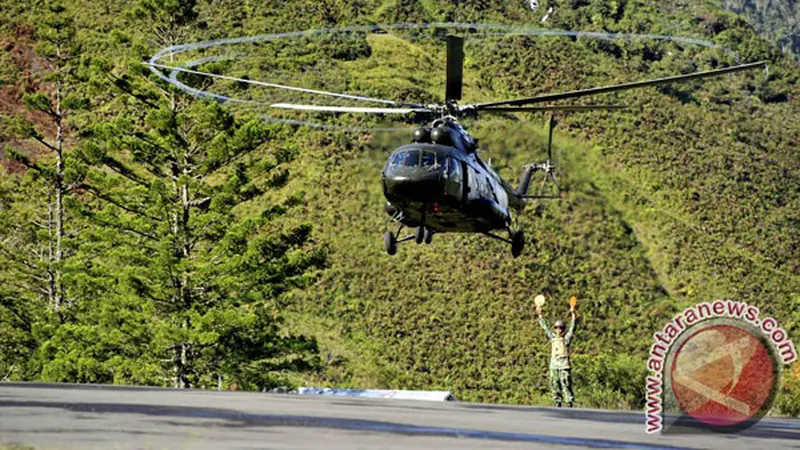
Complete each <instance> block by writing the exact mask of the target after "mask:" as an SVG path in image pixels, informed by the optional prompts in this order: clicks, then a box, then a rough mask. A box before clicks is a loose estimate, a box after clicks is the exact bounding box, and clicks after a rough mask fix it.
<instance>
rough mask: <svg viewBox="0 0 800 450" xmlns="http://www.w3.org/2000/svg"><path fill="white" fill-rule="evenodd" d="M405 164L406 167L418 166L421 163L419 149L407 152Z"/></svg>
mask: <svg viewBox="0 0 800 450" xmlns="http://www.w3.org/2000/svg"><path fill="white" fill-rule="evenodd" d="M403 165H404V166H406V167H417V166H418V165H419V150H412V151H410V152H406V153H405V156H404V159H403Z"/></svg>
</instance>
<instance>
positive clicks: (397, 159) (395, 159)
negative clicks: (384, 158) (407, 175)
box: [389, 152, 406, 167]
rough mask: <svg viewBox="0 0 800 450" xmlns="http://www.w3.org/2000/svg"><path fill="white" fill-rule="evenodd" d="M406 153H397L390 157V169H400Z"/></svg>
mask: <svg viewBox="0 0 800 450" xmlns="http://www.w3.org/2000/svg"><path fill="white" fill-rule="evenodd" d="M405 156H406V152H398V153H395V154H394V155H392V159H391V161H389V166H390V167H400V166H402V165H403V158H405Z"/></svg>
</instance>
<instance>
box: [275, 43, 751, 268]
mask: <svg viewBox="0 0 800 450" xmlns="http://www.w3.org/2000/svg"><path fill="white" fill-rule="evenodd" d="M446 39H447V65H446V85H445V101H444V103H441V104H429V105H422V104H417V103H410V102H399V101H392V100H385V99H378V98H371V97H362V96H357V95H351V94H337V93H329V92H324V91H314V93H322V94H325V95H331V96H334V97H339V98H347V99H351V100H358V101H368V102H377V103H383V104H386V105H389V107H350V106H327V105H301V104H293V103H275V104H272V105H270V106H271V107H273V108H279V109H291V110H301V111H319V112H332V113H366V114H381V115H384V114H396V115H401V116H405V117H406V118H408V119H410V120H412V121H416V122H420V121H422V122H423V123H425V122H427V121H430V122H429V123H430V125H427V126H422V127H419V128H416V129H414V130H413V133H412V139H411V141H412V142H410V143H408V144H406V145H402V146H400V147H398V148H397V149H395V150H394V151H393V152H392V153H391V155H390V156H389V158H388V160H387V161H386V164H385V166H384V168H383V171H382V173H381V181H382V185H383V193H384V197H385V198H386V200H387V203H386V205H385V210H386V213H387V214H388V215H389V216H390V219H389V223H394V224H397V225H398V229H397V231H396V232H393V231H391V230H387V231H386V232H385V233H384V249H385V251H386V252H387V253H388V254H389V255H394V254H396V253H397V246H398V244H400V243H402V242H406V241H410V240H414V241H415V242H416V243H417V244H421V243H423V242H424V243H426V244H430V243H431V242H432V239H433V235H434V234H438V233H447V232H460V233H480V234H483V235H485V236H488V237H491V238H494V239H497V240H500V241H503V242H505V243H507V244H510V245H511V254H512V256H513V257H514V258H517V257H518V256H520V255H521V254H522V251H523V248H524V245H525V235H524V232H523V230H522V229H521V228H520V226H519V222H518V218H519V216H520V214H521V213H522V211H523V209H524V208H525V206H526V205H527V204H528V203H529V202H530V201H531V200H532V199H547V198H559V197H560V188H559V187H558V180H557V179H556V176H555V168H556V166H555V164H554V162H553V159H552V145H553V128H554V127H555V124H556V122H555V119H554V117H553V113H555V112H557V111H563V112H581V111H584V112H585V111H592V110H617V109H623V108H626V106H625V105H577V104H556V105H543V106H528V105H534V104H541V103H550V102H556V101H560V100H567V99H576V98H580V97H585V96H591V95H598V94H603V93H608V92H616V91H622V90H627V89H636V88H643V87H648V86H657V85H662V84H667V83H674V82H679V81H687V80H694V79H700V78H706V77H713V76H719V75H724V74H728V73H733V72H738V71H743V70H750V69H754V68H758V67H762V66H763V67H766V61H760V62H755V63H748V64H741V65H736V66H731V67H727V68H722V69H714V70H708V71H701V72H694V73H689V74H684V75H677V76H671V77H666V78H658V79H651V80H645V81H636V82H630V83H624V84H616V85H610V86H603V87H593V88H588V89H581V90H575V91H568V92H560V93H553V94H543V95H538V96H534V97H527V98H519V99H515V100H501V101H494V102H488V103H476V104H464V105H461V104H459V101H460V100H461V97H462V87H463V65H464V39H463V38H462V37H460V36H454V35H448V36H447V38H446ZM515 112H549V113H550V120H549V124H548V140H547V159H546V160H544V161H542V162H534V163H529V164H526V165H525V166H524V167H523V170H522V175H521V179H520V182H519V184H518V185H517V187H516V188H515V187H512V186H511V185H510V184H509V183H508V182H507V181H505V180H504V179H503V178H501V177H500V175H498V174H497V172H495V171H494V170H492V168H491V167H490V165H489V164H487V163H486V162H485V161H483V160H482V159H481V158H480V156H479V155H478V141H477V140H476V139H475V138H474V137H472V136H471V135H470V134H469V132H467V130H466V129H465V128H464V126H463V125H462V124H461V123H460V122H459V120H461V119H463V118H475V117H477V116H479V115H480V114H486V113H515ZM536 173H541V174H542V175H543V182H544V181H550V182H552V183H553V184H554V185H555V187H556V190H557V193H556V194H550V195H540V194H531V193H529V192H528V191H529V188H530V186H531V181H532V179H533V177H534V175H535V174H536ZM405 227H408V228H411V229H413V230H414V232H413V233H410V234H407V235H405V236H401V233H402V231H403V229H404V228H405ZM498 232H500V233H503V232H505V233H507V235H508V237H504V236H501V235H500V234H498Z"/></svg>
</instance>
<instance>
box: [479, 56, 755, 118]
mask: <svg viewBox="0 0 800 450" xmlns="http://www.w3.org/2000/svg"><path fill="white" fill-rule="evenodd" d="M766 64H767V62H766V61H759V62H756V63H749V64H741V65H738V66H733V67H726V68H724V69H715V70H708V71H705V72H695V73H690V74H687V75H677V76H673V77H667V78H658V79H655V80H646V81H635V82H633V83H624V84H616V85H613V86H605V87H597V88H590V89H581V90H578V91H570V92H562V93H557V94H545V95H539V96H536V97H528V98H521V99H518V100H504V101H499V102H491V103H479V104H477V105H474V106H475V108H476V109H478V110H483V109H486V108H493V107H495V106H515V105H516V106H519V105H529V104H531V103H541V102H552V101H556V100H564V99H568V98H578V97H585V96H587V95H597V94H604V93H606V92H616V91H623V90H626V89H636V88H642V87H647V86H657V85H660V84H667V83H673V82H676V81H686V80H694V79H698V78H706V77H714V76H718V75H724V74H727V73H732V72H739V71H741V70H749V69H754V68H756V67H759V66H765V65H766Z"/></svg>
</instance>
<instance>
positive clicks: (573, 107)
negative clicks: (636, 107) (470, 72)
mask: <svg viewBox="0 0 800 450" xmlns="http://www.w3.org/2000/svg"><path fill="white" fill-rule="evenodd" d="M627 107H628V106H627V105H548V106H498V107H492V108H485V109H479V110H478V111H479V112H482V113H487V112H502V113H510V112H537V111H577V112H580V111H594V110H614V109H625V108H627Z"/></svg>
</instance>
